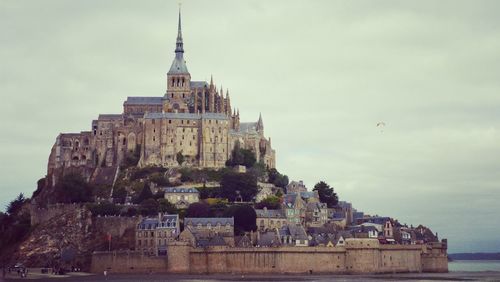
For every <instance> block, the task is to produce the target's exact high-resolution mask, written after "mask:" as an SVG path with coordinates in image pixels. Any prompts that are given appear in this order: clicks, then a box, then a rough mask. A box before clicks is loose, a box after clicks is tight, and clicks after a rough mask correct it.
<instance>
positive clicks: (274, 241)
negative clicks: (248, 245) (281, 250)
mask: <svg viewBox="0 0 500 282" xmlns="http://www.w3.org/2000/svg"><path fill="white" fill-rule="evenodd" d="M256 235H257V241H256V244H255V245H256V246H257V247H279V246H281V242H280V236H279V233H278V229H274V230H269V231H264V232H260V231H257V234H256Z"/></svg>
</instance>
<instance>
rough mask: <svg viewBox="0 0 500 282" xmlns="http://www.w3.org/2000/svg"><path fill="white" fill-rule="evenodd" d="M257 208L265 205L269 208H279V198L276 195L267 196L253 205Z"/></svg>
mask: <svg viewBox="0 0 500 282" xmlns="http://www.w3.org/2000/svg"><path fill="white" fill-rule="evenodd" d="M255 207H256V208H258V209H263V208H264V207H266V208H267V209H269V210H277V209H280V208H281V199H280V198H278V197H276V196H269V197H267V198H265V199H264V200H262V201H260V202H259V203H257V204H256V205H255Z"/></svg>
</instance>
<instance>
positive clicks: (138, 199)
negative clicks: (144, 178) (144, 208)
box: [134, 183, 153, 204]
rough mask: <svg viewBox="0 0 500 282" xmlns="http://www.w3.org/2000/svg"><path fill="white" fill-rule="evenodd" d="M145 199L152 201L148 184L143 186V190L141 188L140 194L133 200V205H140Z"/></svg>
mask: <svg viewBox="0 0 500 282" xmlns="http://www.w3.org/2000/svg"><path fill="white" fill-rule="evenodd" d="M147 199H153V193H152V192H151V188H150V187H149V184H148V183H146V184H145V185H144V188H142V190H141V193H140V194H139V195H138V196H137V197H136V198H135V199H134V203H135V204H140V203H142V202H143V201H144V200H147Z"/></svg>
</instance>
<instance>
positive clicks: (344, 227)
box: [135, 181, 438, 255]
mask: <svg viewBox="0 0 500 282" xmlns="http://www.w3.org/2000/svg"><path fill="white" fill-rule="evenodd" d="M272 186H273V185H272V184H266V185H260V190H261V192H262V191H266V190H268V189H269V190H271V191H274V190H275V189H276V187H272ZM164 191H165V198H166V199H167V200H169V202H171V203H173V204H175V205H176V207H178V208H180V209H183V208H187V207H188V206H189V205H190V204H191V203H195V202H198V201H199V191H198V190H197V189H195V188H185V187H184V188H183V187H168V188H165V189H164ZM286 191H287V192H288V193H287V194H284V195H283V196H282V197H281V204H280V207H279V208H278V209H268V208H267V207H264V208H262V209H257V208H256V209H255V214H256V222H255V223H256V226H257V230H255V231H251V232H247V233H245V234H243V235H241V236H235V232H234V231H235V220H234V218H222V217H214V218H184V220H183V222H181V220H180V219H179V216H178V215H164V214H159V215H158V216H157V217H147V218H142V219H141V220H140V222H139V224H138V225H137V228H136V245H135V247H136V250H139V251H142V252H144V253H146V254H150V255H164V254H166V251H167V242H168V241H184V242H188V243H189V244H190V245H191V246H192V247H194V248H209V247H217V246H227V247H238V248H248V247H280V246H296V247H311V246H325V247H336V246H339V247H342V246H344V245H345V240H346V239H348V238H362V239H366V238H370V239H377V240H378V241H379V242H380V243H381V244H408V245H410V244H424V243H428V242H437V241H438V238H437V234H436V235H434V234H433V233H432V232H431V231H430V230H429V229H427V228H425V227H423V226H419V227H417V228H414V227H408V226H403V225H401V224H399V222H397V221H396V220H394V219H392V218H390V217H382V216H370V215H365V214H364V213H363V212H360V211H357V210H356V209H354V208H353V207H352V204H351V203H348V202H344V201H340V202H339V203H338V204H337V205H336V206H335V207H328V206H327V204H326V203H322V202H321V201H320V198H319V195H318V193H317V191H308V189H307V187H306V186H305V185H304V184H303V182H301V181H300V182H295V181H292V182H291V183H290V184H289V185H288V187H287V189H286ZM266 193H267V192H266ZM256 202H259V201H256ZM181 225H183V228H182V231H181Z"/></svg>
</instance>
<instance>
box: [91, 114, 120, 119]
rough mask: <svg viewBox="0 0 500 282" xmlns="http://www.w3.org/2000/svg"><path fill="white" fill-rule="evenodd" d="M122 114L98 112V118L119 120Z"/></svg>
mask: <svg viewBox="0 0 500 282" xmlns="http://www.w3.org/2000/svg"><path fill="white" fill-rule="evenodd" d="M122 118H123V115H122V114H100V115H99V117H98V118H97V119H98V120H121V119H122Z"/></svg>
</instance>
